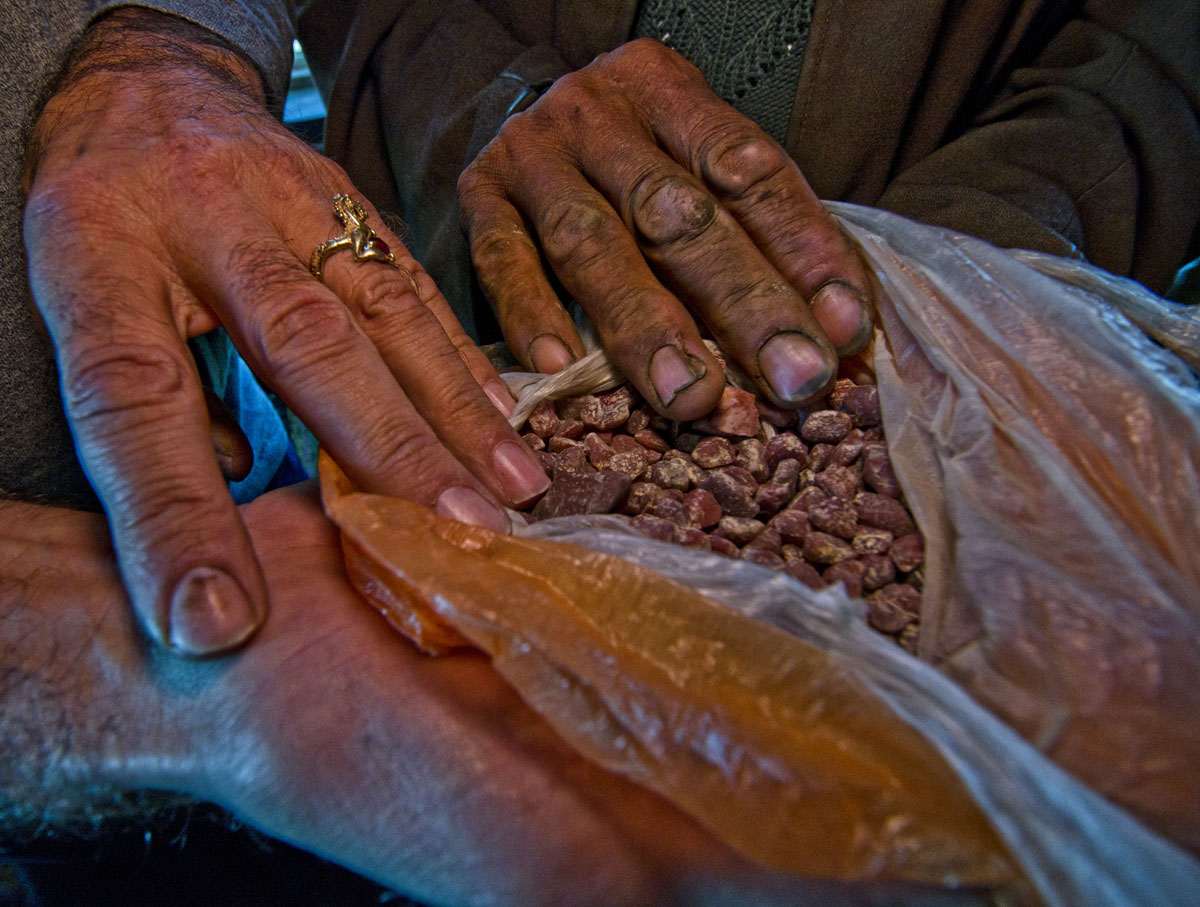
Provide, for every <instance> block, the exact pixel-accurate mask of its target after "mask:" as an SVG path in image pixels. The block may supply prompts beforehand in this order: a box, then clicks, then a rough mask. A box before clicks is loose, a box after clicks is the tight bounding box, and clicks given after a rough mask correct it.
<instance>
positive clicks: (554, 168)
mask: <svg viewBox="0 0 1200 907" xmlns="http://www.w3.org/2000/svg"><path fill="white" fill-rule="evenodd" d="M459 198H460V202H461V205H462V210H463V220H464V224H465V227H466V230H467V233H468V235H469V238H470V243H471V252H472V256H473V258H474V261H475V267H476V270H477V271H478V274H479V280H480V283H481V285H482V287H483V289H484V291H485V293H486V294H487V295H488V297H489V299H490V300H491V302H492V304H493V306H494V307H495V309H496V312H497V316H498V318H499V320H500V324H501V327H502V328H503V330H504V334H505V339H506V340H507V341H508V345H509V346H510V347H511V348H512V349H513V350H514V352H515V353H516V354H517V356H518V357H519V358H521V359H522V360H523V361H524V363H525V364H526V365H527V366H532V367H535V368H537V369H538V370H541V371H550V372H552V371H557V370H558V369H559V368H561V367H562V366H563V365H565V364H566V363H568V362H569V361H570V360H571V358H572V357H574V356H578V355H580V354H581V353H582V346H581V344H580V340H579V337H578V335H577V333H576V332H575V330H574V327H573V326H572V324H571V321H570V319H569V318H568V317H567V315H566V314H565V312H564V311H563V309H562V307H561V305H560V304H559V302H558V298H557V296H556V295H555V293H554V291H553V290H552V289H551V285H550V282H549V281H548V279H547V277H546V275H545V273H544V271H543V267H542V259H541V256H542V255H543V254H544V256H545V260H546V261H547V262H548V263H549V265H550V267H551V268H552V269H553V272H554V274H555V276H556V277H557V278H558V280H559V281H560V282H561V284H562V286H563V287H564V288H565V289H566V291H567V292H568V293H569V294H570V295H571V296H573V297H574V298H575V299H576V300H577V301H578V302H579V303H580V304H581V305H582V306H583V308H584V310H585V311H586V312H587V313H588V315H589V316H590V317H591V319H592V321H593V323H594V324H595V325H596V327H597V329H598V331H599V334H600V338H601V341H602V342H603V344H604V346H605V348H606V349H607V350H608V352H609V354H610V355H611V356H612V357H613V358H614V359H615V360H616V362H617V364H618V365H619V366H620V368H621V369H622V371H624V373H625V374H626V375H627V376H628V377H629V379H630V380H631V381H632V382H633V383H634V384H635V385H637V387H638V389H639V390H640V391H641V393H642V394H643V395H644V396H645V397H646V399H647V400H650V401H652V402H655V405H656V408H657V409H658V410H659V411H660V412H662V413H664V414H666V415H669V416H672V417H674V418H690V417H694V416H697V415H700V414H701V413H702V412H704V411H705V410H707V409H708V408H710V407H711V406H712V405H713V404H714V403H715V402H716V398H717V396H718V395H719V393H720V388H721V386H722V376H721V370H720V367H719V365H718V364H717V363H716V362H715V361H714V359H713V357H712V356H711V355H710V354H709V353H708V351H707V350H706V349H705V347H704V346H703V344H702V343H701V341H700V335H699V333H698V331H697V328H696V325H695V323H694V322H693V319H692V316H691V315H690V314H689V311H688V309H690V310H691V312H694V313H695V314H696V315H697V316H698V317H699V318H700V320H701V321H702V322H703V323H704V324H705V325H706V326H707V327H708V329H709V331H711V333H712V335H713V337H714V338H715V339H716V340H717V342H718V343H719V344H720V346H721V347H722V348H723V349H724V350H725V352H726V353H728V354H729V355H730V356H731V357H732V358H733V359H734V360H735V361H736V362H737V363H738V364H739V365H740V366H741V367H742V369H743V370H745V371H746V373H747V374H749V375H750V376H751V377H752V378H753V379H754V380H755V381H756V382H757V383H758V385H759V387H760V388H761V389H762V391H763V393H765V394H766V396H767V397H768V398H769V399H771V400H772V401H773V402H774V403H776V404H779V405H782V406H793V407H794V406H797V405H800V404H802V403H804V402H806V401H807V400H809V399H811V398H812V397H814V396H815V395H816V394H817V393H819V392H820V391H821V390H822V389H823V388H824V387H825V386H826V385H827V384H828V382H829V381H830V380H832V377H833V374H834V371H835V366H836V356H835V352H836V353H841V354H849V353H853V352H856V351H858V350H860V349H861V348H862V347H863V346H865V345H866V343H867V342H868V340H869V339H870V329H871V328H870V326H871V319H872V315H873V310H872V305H871V302H870V289H869V284H868V282H867V279H866V274H865V271H864V268H863V266H862V264H861V262H860V261H859V259H858V257H857V255H856V254H855V252H854V250H853V249H852V247H851V246H850V244H849V242H848V241H847V240H846V239H845V237H844V236H843V235H842V234H841V232H840V231H839V230H838V228H837V226H836V224H835V223H834V221H833V219H832V218H831V217H830V216H829V214H828V213H827V212H826V211H825V210H824V208H823V207H822V206H821V203H820V202H819V200H818V199H817V198H816V196H815V195H814V194H813V192H812V190H811V189H810V188H809V186H808V184H807V183H806V182H805V180H804V177H803V176H802V175H801V173H800V170H799V168H797V166H796V165H795V163H794V162H793V161H792V160H791V159H790V158H789V157H788V156H787V154H786V153H785V152H784V151H783V149H782V148H780V147H779V145H778V144H777V143H775V142H774V141H772V140H771V139H770V138H769V137H768V136H767V135H766V134H765V133H763V132H762V131H761V130H760V129H759V128H758V127H757V126H755V125H754V124H753V123H752V122H750V121H749V120H747V119H746V118H745V117H743V116H741V115H740V114H739V113H737V112H736V111H735V110H734V109H733V108H732V107H730V106H729V105H727V104H725V103H723V102H722V101H720V100H719V99H718V98H717V97H716V96H715V95H713V94H712V92H711V91H710V90H709V89H708V86H707V85H706V84H705V82H704V79H703V77H702V76H701V75H700V73H699V72H698V71H697V70H696V69H695V68H694V67H693V66H692V65H691V64H689V63H688V62H687V61H686V60H684V59H683V58H682V57H681V56H679V55H678V54H676V53H674V52H673V51H670V50H668V49H667V48H665V47H664V46H663V45H661V44H659V43H658V42H655V41H650V40H640V41H634V42H632V43H630V44H627V45H625V46H623V47H621V48H619V49H617V50H615V51H613V52H612V53H609V54H604V55H602V56H600V57H598V58H597V59H596V60H595V61H593V62H592V63H591V64H590V65H588V66H586V67H585V68H583V69H582V70H579V71H578V72H575V73H572V74H570V75H567V76H564V77H563V78H561V79H560V80H559V81H558V82H556V83H555V84H554V85H553V86H552V87H551V88H550V89H549V90H548V91H547V92H546V93H545V94H544V95H543V96H542V97H541V98H539V99H538V101H537V102H536V103H535V104H533V105H532V106H531V107H530V108H529V109H528V110H526V111H524V112H522V113H519V114H517V115H515V116H513V117H511V118H510V119H509V120H508V121H507V123H506V124H505V125H504V127H503V128H502V129H501V131H500V133H499V135H498V136H497V137H496V138H495V139H494V140H493V141H492V142H491V144H489V145H488V146H487V147H486V148H484V150H483V151H482V152H481V153H480V155H479V156H478V158H477V159H476V160H475V162H474V163H472V164H471V166H470V167H469V168H468V169H467V171H466V172H465V173H464V174H463V177H462V179H461V180H460V182H459ZM530 227H532V231H531V230H530V229H529V228H530ZM531 234H532V235H531Z"/></svg>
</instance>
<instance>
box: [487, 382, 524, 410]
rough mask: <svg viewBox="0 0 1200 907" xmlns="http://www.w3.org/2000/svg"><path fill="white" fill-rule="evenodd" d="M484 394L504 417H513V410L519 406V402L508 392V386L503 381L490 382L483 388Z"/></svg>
mask: <svg viewBox="0 0 1200 907" xmlns="http://www.w3.org/2000/svg"><path fill="white" fill-rule="evenodd" d="M483 392H484V393H485V394H487V396H488V399H489V400H491V401H492V406H494V407H496V409H498V410H500V412H502V413H504V417H505V418H508V417H509V416H511V415H512V412H513V409H514V408H515V407H516V405H517V401H516V400H515V399H513V395H512V394H511V393H509V391H508V385H507V384H505V383H504V382H503V381H489V382H488V383H487V384H485V385H484V386H483Z"/></svg>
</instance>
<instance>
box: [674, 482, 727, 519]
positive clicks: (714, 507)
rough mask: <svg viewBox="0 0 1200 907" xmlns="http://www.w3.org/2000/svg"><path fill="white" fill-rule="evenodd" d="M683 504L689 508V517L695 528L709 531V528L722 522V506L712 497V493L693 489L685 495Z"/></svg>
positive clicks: (701, 489)
mask: <svg viewBox="0 0 1200 907" xmlns="http://www.w3.org/2000/svg"><path fill="white" fill-rule="evenodd" d="M683 504H684V506H685V507H687V510H688V517H689V520H690V522H691V524H692V525H693V526H698V527H700V528H701V529H707V528H708V527H709V526H715V525H717V523H718V522H720V519H721V516H722V513H721V505H720V504H719V503H718V502H717V499H716V498H714V497H713V496H712V492H710V491H706V490H705V489H703V488H693V489H692V490H691V491H689V492H688V493H687V494H686V495H684V497H683Z"/></svg>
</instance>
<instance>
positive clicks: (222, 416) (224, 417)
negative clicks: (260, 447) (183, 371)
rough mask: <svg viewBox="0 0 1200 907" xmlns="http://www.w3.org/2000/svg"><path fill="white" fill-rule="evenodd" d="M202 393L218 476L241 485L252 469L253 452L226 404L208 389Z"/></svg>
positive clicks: (248, 440)
mask: <svg viewBox="0 0 1200 907" xmlns="http://www.w3.org/2000/svg"><path fill="white" fill-rule="evenodd" d="M203 391H204V405H205V408H206V409H207V410H208V421H209V424H210V429H209V430H210V431H211V433H212V445H213V452H214V453H215V454H216V455H217V464H218V465H219V466H220V467H221V475H223V476H224V477H225V478H226V479H229V480H230V481H233V482H240V481H241V480H242V479H244V478H246V476H248V475H249V474H250V470H251V468H253V466H254V449H253V448H252V447H251V446H250V439H249V438H247V437H246V433H245V432H244V431H242V427H241V426H240V425H238V422H237V417H236V416H234V414H233V412H232V411H231V410H230V409H229V407H228V406H226V405H225V401H224V400H222V399H221V398H220V397H218V396H217V395H216V394H214V393H213V392H212V391H211V390H209V389H208V388H207V387H206V388H203Z"/></svg>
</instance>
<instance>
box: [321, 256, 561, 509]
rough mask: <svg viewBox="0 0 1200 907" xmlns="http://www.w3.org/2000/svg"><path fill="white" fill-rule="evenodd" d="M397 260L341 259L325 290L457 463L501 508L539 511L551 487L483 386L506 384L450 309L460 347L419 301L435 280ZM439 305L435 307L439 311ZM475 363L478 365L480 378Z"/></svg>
mask: <svg viewBox="0 0 1200 907" xmlns="http://www.w3.org/2000/svg"><path fill="white" fill-rule="evenodd" d="M396 254H397V265H398V266H399V268H390V267H387V266H379V265H376V264H374V263H371V262H358V261H355V260H354V258H353V256H352V255H349V254H345V255H339V256H338V257H337V258H336V259H331V260H330V262H329V265H328V266H327V268H326V270H325V274H324V281H325V284H326V286H328V287H329V289H331V290H333V291H334V293H336V294H337V295H338V297H340V298H341V299H342V300H343V301H344V302H345V303H346V305H347V306H348V307H349V310H350V311H351V313H353V314H354V316H355V318H356V321H357V323H358V325H359V326H360V327H361V329H362V330H363V332H364V333H365V334H366V335H367V337H368V338H369V339H370V340H371V342H372V343H373V344H374V345H375V348H376V349H377V350H378V351H379V354H380V356H382V358H383V361H384V362H385V363H386V365H387V367H388V368H389V369H390V371H391V373H392V375H394V376H395V379H396V381H397V382H398V383H399V385H400V387H401V388H403V389H404V394H405V395H406V396H407V397H408V399H409V400H411V401H412V403H413V405H414V406H415V408H416V411H417V412H418V413H420V415H421V416H422V418H423V419H424V421H425V422H426V423H427V424H428V425H429V426H430V427H431V428H432V429H433V432H434V434H435V435H436V436H437V438H438V440H439V441H440V442H441V443H442V444H443V445H444V446H445V447H446V449H447V450H449V451H450V453H451V454H453V455H454V457H455V458H456V459H457V460H458V462H460V463H462V464H463V465H465V466H466V467H467V469H468V470H469V471H470V472H471V473H472V474H473V475H475V476H477V477H479V478H480V479H481V480H482V482H483V483H484V485H485V486H486V487H487V488H488V489H489V490H490V491H491V492H492V493H493V494H494V495H496V496H497V497H498V498H499V499H500V500H502V501H504V502H506V503H508V504H510V505H512V506H514V507H518V508H521V507H524V506H526V505H528V504H530V503H532V502H533V501H534V500H535V499H536V498H537V497H539V496H540V495H541V494H542V493H543V492H544V491H545V490H546V487H547V485H548V482H549V480H548V479H547V477H546V474H545V472H544V471H543V470H542V467H541V466H540V465H539V464H538V461H537V459H536V458H535V456H534V454H533V451H531V450H530V449H529V447H528V445H526V444H525V442H524V441H522V440H521V438H520V436H519V435H518V434H517V433H516V431H515V430H514V429H513V428H512V426H511V425H509V424H508V421H507V416H506V414H505V413H504V412H502V411H501V410H500V409H499V408H498V407H497V406H496V405H495V404H494V403H493V401H492V399H491V398H490V397H489V396H488V395H487V393H486V392H485V391H484V385H483V384H481V383H480V380H479V373H482V372H483V370H484V369H486V375H487V376H490V377H491V379H492V380H494V381H496V382H499V376H498V375H496V373H495V370H494V369H493V368H492V367H491V365H490V364H488V363H487V362H486V358H485V357H483V355H482V353H480V352H479V350H478V348H476V347H475V346H474V344H472V343H471V342H470V341H469V340H468V339H467V337H466V335H465V333H464V332H463V331H462V329H461V327H458V322H457V320H455V319H454V318H453V315H451V314H450V313H449V310H448V309H449V307H448V306H446V310H447V311H446V313H445V316H444V317H445V318H446V319H447V320H448V322H449V323H451V326H452V328H453V327H457V331H456V334H457V335H458V338H459V341H460V342H459V343H458V344H455V343H454V341H453V340H452V339H451V338H450V337H449V336H448V335H447V333H446V331H445V328H444V324H445V323H447V322H444V321H442V320H440V319H439V318H438V317H437V315H436V314H435V313H434V311H433V309H432V308H431V307H430V305H429V304H427V302H426V300H424V299H423V298H422V297H421V296H419V295H418V293H417V288H418V286H419V285H420V283H426V284H427V286H429V287H432V285H433V282H432V280H430V279H429V278H428V275H426V274H424V272H423V271H421V270H420V268H419V266H418V265H417V263H416V262H415V261H413V260H412V258H411V256H409V255H408V253H407V251H406V250H404V249H403V248H402V247H401V248H400V249H398V250H397V253H396ZM410 269H411V270H413V271H416V273H417V276H419V277H421V278H423V280H421V281H420V283H419V282H418V280H417V279H413V280H412V281H410V280H409V279H407V278H406V277H405V274H406V273H408V272H409V271H410ZM432 296H433V294H431V297H432ZM439 299H440V296H438V297H437V298H434V299H433V300H432V301H433V303H434V305H437V304H438V300H439ZM442 305H445V303H444V300H443V301H442ZM471 360H476V366H477V369H478V372H476V373H473V372H472V371H471V369H470V367H469V364H470V361H471ZM480 361H482V365H480V364H479V362H480Z"/></svg>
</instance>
